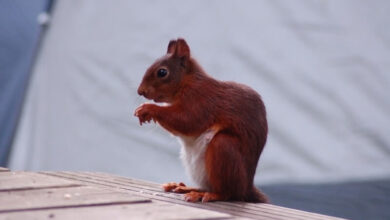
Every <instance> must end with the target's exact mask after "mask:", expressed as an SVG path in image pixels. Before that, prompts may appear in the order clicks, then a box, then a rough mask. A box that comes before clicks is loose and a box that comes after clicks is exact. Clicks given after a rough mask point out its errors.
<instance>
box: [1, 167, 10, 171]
mask: <svg viewBox="0 0 390 220" xmlns="http://www.w3.org/2000/svg"><path fill="white" fill-rule="evenodd" d="M9 171H10V170H9V169H8V168H5V167H0V172H9Z"/></svg>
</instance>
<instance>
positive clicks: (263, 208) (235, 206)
mask: <svg viewBox="0 0 390 220" xmlns="http://www.w3.org/2000/svg"><path fill="white" fill-rule="evenodd" d="M65 173H68V174H73V175H84V178H88V179H89V180H95V181H98V182H100V181H102V178H104V179H105V180H106V181H109V180H113V181H115V183H116V184H120V183H123V184H126V185H131V186H132V187H134V188H136V189H140V192H141V193H143V194H148V193H152V195H157V196H163V197H169V198H174V199H177V200H180V202H181V203H182V204H183V203H184V204H186V205H188V204H191V205H192V204H193V203H187V202H183V200H182V195H180V194H176V193H164V192H162V189H161V185H160V184H156V183H150V182H146V183H145V184H144V183H143V182H144V181H142V180H135V179H129V178H126V177H121V176H113V175H110V174H105V173H92V172H65ZM110 177H111V178H110ZM175 202H178V201H175ZM195 205H200V207H202V206H203V208H205V207H204V206H205V204H202V203H195ZM210 207H211V208H212V209H215V210H217V209H218V210H220V211H221V210H225V211H226V212H240V214H243V216H246V217H249V216H253V215H255V216H264V215H266V216H267V218H271V217H272V219H291V218H292V217H294V218H295V219H341V218H336V217H331V216H326V215H321V214H317V213H311V212H306V211H301V210H296V209H290V208H284V207H280V206H275V205H272V204H254V203H243V202H217V203H209V204H207V207H206V208H210Z"/></svg>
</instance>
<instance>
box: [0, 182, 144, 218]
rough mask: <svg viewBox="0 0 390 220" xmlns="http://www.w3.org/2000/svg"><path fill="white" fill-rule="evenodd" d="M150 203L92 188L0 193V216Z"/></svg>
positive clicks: (129, 195) (121, 193)
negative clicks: (73, 208)
mask: <svg viewBox="0 0 390 220" xmlns="http://www.w3.org/2000/svg"><path fill="white" fill-rule="evenodd" d="M143 202H150V200H149V199H146V198H144V197H139V196H135V195H134V194H130V193H128V192H123V191H122V192H119V191H115V190H112V189H107V188H97V187H94V186H79V187H69V188H49V189H34V190H17V191H6V192H0V213H2V212H3V213H4V212H16V211H26V210H39V209H59V208H67V207H84V206H101V205H110V204H129V203H143Z"/></svg>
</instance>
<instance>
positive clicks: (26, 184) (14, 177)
mask: <svg viewBox="0 0 390 220" xmlns="http://www.w3.org/2000/svg"><path fill="white" fill-rule="evenodd" d="M79 185H80V183H75V182H72V181H70V180H65V179H63V178H57V177H52V176H47V175H42V174H38V173H31V172H0V192H2V191H10V190H27V189H38V188H54V187H72V186H79Z"/></svg>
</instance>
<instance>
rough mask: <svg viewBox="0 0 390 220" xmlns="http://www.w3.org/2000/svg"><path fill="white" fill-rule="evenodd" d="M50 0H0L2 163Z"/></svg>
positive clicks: (10, 140) (16, 120)
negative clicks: (40, 18) (41, 16)
mask: <svg viewBox="0 0 390 220" xmlns="http://www.w3.org/2000/svg"><path fill="white" fill-rule="evenodd" d="M47 2H48V1H47V0H39V1H27V2H25V1H1V2H0V166H6V165H7V161H8V155H9V151H10V148H11V145H12V140H13V136H14V133H15V130H16V125H17V122H18V118H19V116H20V111H21V107H22V103H23V97H24V94H25V89H26V86H27V84H28V80H29V76H30V69H29V68H30V65H31V62H32V60H33V55H34V48H35V45H36V43H37V41H38V36H39V30H40V28H39V24H38V22H37V17H38V14H39V13H40V12H42V11H44V9H45V7H46V4H47Z"/></svg>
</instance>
